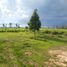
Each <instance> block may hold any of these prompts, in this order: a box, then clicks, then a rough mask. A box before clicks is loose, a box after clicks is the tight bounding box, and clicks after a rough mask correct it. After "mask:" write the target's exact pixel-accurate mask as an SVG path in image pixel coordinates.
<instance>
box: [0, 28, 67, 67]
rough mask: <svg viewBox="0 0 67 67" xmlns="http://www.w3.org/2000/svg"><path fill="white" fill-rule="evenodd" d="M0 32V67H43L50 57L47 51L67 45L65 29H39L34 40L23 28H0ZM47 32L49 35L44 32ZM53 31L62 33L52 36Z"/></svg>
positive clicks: (31, 34)
mask: <svg viewBox="0 0 67 67" xmlns="http://www.w3.org/2000/svg"><path fill="white" fill-rule="evenodd" d="M1 30H4V32H0V67H43V66H45V64H44V63H45V62H46V61H48V59H49V58H50V57H51V56H50V55H48V50H49V49H55V48H57V49H59V47H61V46H62V47H63V46H66V45H67V30H65V29H41V30H40V32H39V33H37V35H36V36H37V39H36V40H35V39H34V36H33V33H32V32H31V31H29V30H28V31H26V29H24V28H1V29H0V31H1ZM15 30H17V31H18V32H16V31H15ZM47 30H48V31H50V33H47V32H45V31H47ZM6 31H7V32H6ZM8 31H10V32H8ZM12 31H15V32H12ZM55 31H57V32H64V33H62V34H61V33H57V34H53V32H55ZM45 67H48V65H46V66H45ZM53 67H58V66H56V65H53Z"/></svg>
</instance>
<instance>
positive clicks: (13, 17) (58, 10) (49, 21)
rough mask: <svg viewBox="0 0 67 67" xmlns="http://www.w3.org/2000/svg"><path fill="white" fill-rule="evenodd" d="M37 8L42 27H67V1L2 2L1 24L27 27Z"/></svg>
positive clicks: (10, 0) (0, 8)
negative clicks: (15, 24) (16, 24)
mask: <svg viewBox="0 0 67 67" xmlns="http://www.w3.org/2000/svg"><path fill="white" fill-rule="evenodd" d="M35 8H37V9H38V14H39V16H40V20H41V22H42V26H57V25H58V26H59V25H61V26H62V25H67V0H0V24H3V23H5V24H8V23H10V22H11V23H13V24H14V23H18V24H22V25H23V26H26V24H27V22H28V21H29V19H30V16H31V15H32V12H33V10H34V9H35Z"/></svg>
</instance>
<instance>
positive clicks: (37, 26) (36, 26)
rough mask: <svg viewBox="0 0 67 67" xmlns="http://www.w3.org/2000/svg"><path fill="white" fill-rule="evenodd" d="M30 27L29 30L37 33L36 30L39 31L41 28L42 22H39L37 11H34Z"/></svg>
mask: <svg viewBox="0 0 67 67" xmlns="http://www.w3.org/2000/svg"><path fill="white" fill-rule="evenodd" d="M28 25H29V28H30V29H31V30H33V31H36V30H37V31H39V29H40V28H41V21H40V20H39V15H38V13H37V9H35V10H34V12H33V14H32V16H31V18H30V21H29V23H28Z"/></svg>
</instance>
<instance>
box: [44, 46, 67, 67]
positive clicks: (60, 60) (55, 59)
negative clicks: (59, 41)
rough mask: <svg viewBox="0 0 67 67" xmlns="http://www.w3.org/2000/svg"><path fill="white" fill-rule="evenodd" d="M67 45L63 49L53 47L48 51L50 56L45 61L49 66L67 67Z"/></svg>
mask: <svg viewBox="0 0 67 67" xmlns="http://www.w3.org/2000/svg"><path fill="white" fill-rule="evenodd" d="M66 48H67V47H62V48H61V49H52V50H49V51H48V54H49V55H50V58H49V60H48V61H47V62H44V63H45V64H46V65H48V66H49V67H54V65H55V66H59V67H67V50H66Z"/></svg>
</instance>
